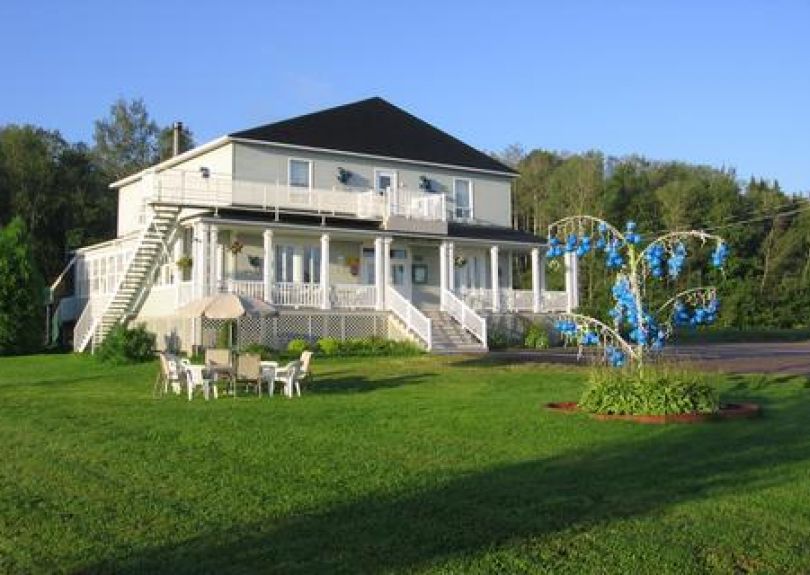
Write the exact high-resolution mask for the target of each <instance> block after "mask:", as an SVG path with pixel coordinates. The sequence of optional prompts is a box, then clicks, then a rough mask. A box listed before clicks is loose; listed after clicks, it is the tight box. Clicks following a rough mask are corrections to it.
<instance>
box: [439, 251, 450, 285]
mask: <svg viewBox="0 0 810 575" xmlns="http://www.w3.org/2000/svg"><path fill="white" fill-rule="evenodd" d="M447 248H448V246H447V242H442V243H440V244H439V286H440V287H441V291H442V292H444V290H446V289H447V275H448V273H449V266H448V263H447Z"/></svg>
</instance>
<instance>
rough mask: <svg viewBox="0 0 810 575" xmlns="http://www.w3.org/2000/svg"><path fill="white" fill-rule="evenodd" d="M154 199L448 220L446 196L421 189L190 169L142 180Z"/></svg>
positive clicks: (360, 215) (370, 216) (167, 201)
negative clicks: (327, 184) (260, 178)
mask: <svg viewBox="0 0 810 575" xmlns="http://www.w3.org/2000/svg"><path fill="white" fill-rule="evenodd" d="M141 185H142V186H144V187H145V188H146V190H145V195H146V196H147V197H148V198H150V199H151V201H157V202H164V203H172V204H180V205H188V206H212V207H224V206H252V207H260V208H262V209H264V210H267V211H274V210H279V209H284V210H305V211H313V212H317V213H319V214H344V215H350V216H354V217H357V218H366V219H383V218H385V217H388V216H392V215H395V216H403V217H406V218H414V219H420V220H435V221H445V220H446V219H447V211H446V206H445V196H444V194H436V193H426V192H422V191H419V190H409V189H389V190H385V191H383V192H381V191H377V190H369V189H368V188H350V187H339V188H338V187H335V188H332V189H326V188H304V187H297V186H289V185H287V184H282V183H280V182H256V181H250V180H239V179H234V178H233V177H231V176H230V175H226V174H210V173H208V175H205V174H203V173H202V172H195V171H190V170H165V171H162V172H159V173H157V174H147V175H146V176H144V178H143V180H142V184H141Z"/></svg>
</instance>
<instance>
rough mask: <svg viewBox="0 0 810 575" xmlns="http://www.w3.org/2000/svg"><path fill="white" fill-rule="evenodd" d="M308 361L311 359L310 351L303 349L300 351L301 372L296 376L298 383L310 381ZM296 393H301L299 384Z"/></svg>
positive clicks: (310, 374)
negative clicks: (303, 350)
mask: <svg viewBox="0 0 810 575" xmlns="http://www.w3.org/2000/svg"><path fill="white" fill-rule="evenodd" d="M310 361H312V352H311V351H305V352H302V353H301V373H300V374H299V376H298V381H299V382H300V383H303V382H305V381H306V382H307V383H312V372H311V371H310V369H309V364H310ZM298 395H301V389H300V385H299V389H298Z"/></svg>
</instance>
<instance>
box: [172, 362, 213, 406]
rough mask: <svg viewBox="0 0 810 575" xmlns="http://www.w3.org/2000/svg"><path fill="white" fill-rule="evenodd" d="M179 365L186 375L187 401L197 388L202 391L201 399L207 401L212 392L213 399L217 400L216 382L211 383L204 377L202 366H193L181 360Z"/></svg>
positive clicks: (203, 367)
mask: <svg viewBox="0 0 810 575" xmlns="http://www.w3.org/2000/svg"><path fill="white" fill-rule="evenodd" d="M180 363H181V364H182V365H183V371H185V374H186V389H187V391H188V400H189V401H191V398H192V397H193V396H194V390H195V389H197V388H198V387H199V388H200V389H202V392H203V397H204V398H205V400H206V401H208V399H209V397H210V395H211V390H213V392H214V399H218V398H219V390H218V389H217V384H216V382H212V381H211V379H210V377H206V374H205V366H204V365H193V364H192V363H191V362H190V361H189V360H187V359H181V360H180Z"/></svg>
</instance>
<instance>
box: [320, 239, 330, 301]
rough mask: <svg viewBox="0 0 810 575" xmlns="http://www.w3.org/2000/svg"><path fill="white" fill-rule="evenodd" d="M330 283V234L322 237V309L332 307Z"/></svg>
mask: <svg viewBox="0 0 810 575" xmlns="http://www.w3.org/2000/svg"><path fill="white" fill-rule="evenodd" d="M330 296H331V287H330V282H329V234H323V235H322V236H321V309H329V308H331V307H332V298H331V297H330Z"/></svg>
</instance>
